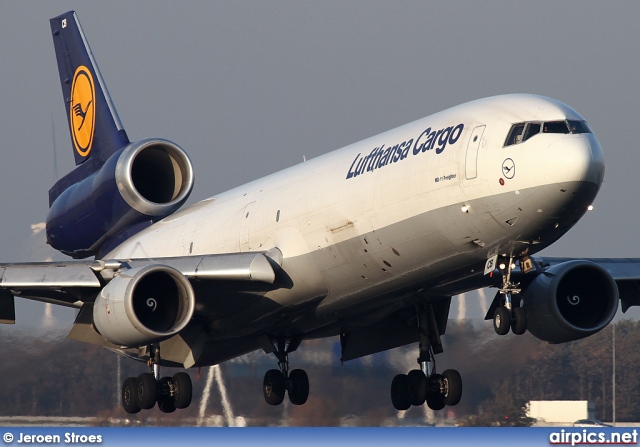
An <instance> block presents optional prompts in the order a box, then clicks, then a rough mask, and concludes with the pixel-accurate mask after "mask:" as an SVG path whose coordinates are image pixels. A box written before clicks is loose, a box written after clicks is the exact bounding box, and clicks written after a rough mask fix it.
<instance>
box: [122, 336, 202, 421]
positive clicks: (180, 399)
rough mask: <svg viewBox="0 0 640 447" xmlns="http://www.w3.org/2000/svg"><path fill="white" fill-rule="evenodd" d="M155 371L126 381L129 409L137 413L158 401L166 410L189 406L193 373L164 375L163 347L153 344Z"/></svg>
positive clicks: (124, 397)
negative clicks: (161, 366) (161, 348)
mask: <svg viewBox="0 0 640 447" xmlns="http://www.w3.org/2000/svg"><path fill="white" fill-rule="evenodd" d="M149 351H150V358H149V363H148V364H149V367H150V368H151V371H152V372H151V373H143V374H140V375H139V376H138V377H129V378H128V379H126V380H125V381H124V384H123V385H122V406H123V407H124V410H125V411H126V412H127V413H130V414H135V413H138V412H139V411H140V410H149V409H151V408H153V407H154V405H155V404H156V402H157V403H158V408H159V409H160V411H162V412H163V413H173V412H174V411H176V408H178V409H182V408H187V407H188V406H189V405H190V404H191V396H192V384H191V377H189V374H187V373H185V372H179V373H176V374H174V375H173V377H162V378H160V347H159V346H157V345H152V346H150V347H149Z"/></svg>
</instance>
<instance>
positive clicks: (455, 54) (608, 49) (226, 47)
mask: <svg viewBox="0 0 640 447" xmlns="http://www.w3.org/2000/svg"><path fill="white" fill-rule="evenodd" d="M0 5H1V7H2V12H3V14H2V15H3V19H2V25H1V26H0V105H1V107H0V136H1V138H0V144H1V145H2V147H1V148H0V153H1V154H2V163H1V164H0V191H1V192H2V196H1V209H2V212H1V213H0V228H1V229H2V231H0V247H1V251H0V261H35V260H43V259H45V258H46V257H48V256H51V255H52V254H53V253H54V252H53V251H52V250H48V249H47V248H46V247H43V243H44V237H43V234H42V233H39V234H38V235H36V236H32V230H31V225H33V224H36V223H39V222H42V221H43V220H44V217H45V215H46V212H47V209H48V196H47V191H48V189H49V187H50V186H51V185H52V183H53V181H54V161H53V160H54V156H53V154H54V152H53V151H54V150H53V146H54V144H53V141H54V135H55V146H56V148H57V166H58V168H57V169H58V172H59V176H62V175H63V174H64V173H66V172H67V171H69V170H70V169H72V167H73V157H72V152H71V143H70V139H69V135H68V131H67V124H66V114H65V111H64V107H63V101H62V95H61V89H60V85H59V81H58V73H57V68H56V61H55V55H54V50H53V44H52V40H51V35H50V29H49V18H50V17H53V16H55V15H58V14H60V13H62V12H65V11H67V10H69V9H75V10H76V11H77V12H78V15H79V17H80V20H81V23H82V26H83V28H84V31H85V33H86V35H87V37H88V40H89V42H90V44H91V47H92V49H93V52H94V54H95V56H96V58H97V61H98V64H99V66H100V69H101V72H102V74H103V76H104V79H105V81H106V83H107V85H108V87H109V91H110V93H111V95H112V97H113V100H114V102H115V104H116V107H117V109H118V112H119V114H120V118H121V119H122V122H123V123H124V126H125V128H126V129H127V132H128V134H129V137H130V138H131V139H132V140H133V139H138V138H145V137H163V138H167V139H170V140H172V141H175V142H176V143H178V144H179V145H181V146H182V147H183V148H185V149H186V150H187V152H188V153H189V155H190V156H191V158H192V160H193V163H194V166H195V176H196V186H195V188H194V191H193V193H192V196H191V199H190V202H191V203H192V202H194V201H196V200H201V199H204V198H206V197H209V196H211V195H213V194H215V193H217V192H221V191H224V190H226V189H229V188H231V187H233V186H236V185H239V184H241V183H244V182H246V181H249V180H251V179H254V178H256V177H260V176H262V175H266V174H269V173H271V172H273V171H276V170H279V169H282V168H285V167H287V166H291V165H293V164H296V163H299V162H301V161H302V159H303V156H306V157H307V158H310V157H315V156H317V155H320V154H323V153H326V152H328V151H330V150H333V149H336V148H339V147H342V146H345V145H347V144H350V143H353V142H355V141H358V140H360V139H363V138H366V137H369V136H371V135H374V134H376V133H379V132H383V131H386V130H389V129H391V128H394V127H396V126H399V125H401V124H404V123H406V122H409V121H412V120H415V119H418V118H421V117H424V116H427V115H429V114H431V113H434V112H437V111H439V110H441V109H444V108H447V107H449V106H453V105H456V104H459V103H462V102H466V101H470V100H473V99H477V98H481V97H486V96H491V95H496V94H502V93H515V92H525V93H536V94H542V95H546V96H550V97H553V98H555V99H558V100H560V101H562V102H565V103H567V104H569V105H570V106H572V107H574V108H575V109H576V110H578V112H580V113H581V114H582V115H583V116H584V117H585V118H586V119H587V120H588V122H589V124H590V126H591V128H592V129H593V131H594V133H595V134H596V136H597V137H598V139H599V140H600V143H601V144H602V147H603V149H604V151H605V158H606V165H607V168H606V169H607V170H606V176H605V183H604V185H603V188H602V190H601V192H600V195H599V196H598V198H597V200H596V202H595V203H594V206H595V210H594V211H593V212H591V213H588V214H587V216H585V218H584V219H583V220H582V221H581V222H579V223H578V225H577V226H576V227H575V228H574V229H573V230H572V231H570V232H569V234H567V235H566V236H565V237H564V238H563V239H562V240H561V241H559V242H557V243H556V244H555V245H554V246H552V247H551V248H549V249H547V250H546V252H545V253H544V254H547V255H553V256H574V257H599V256H609V257H614V256H624V257H640V236H638V233H639V231H638V225H639V223H638V222H640V212H639V211H638V210H637V209H636V205H638V204H639V203H640V198H638V195H637V191H640V175H638V167H639V166H640V151H639V150H638V149H639V148H638V146H639V145H638V143H637V141H636V138H635V136H634V135H635V132H637V131H638V129H639V127H640V126H639V125H638V123H637V117H638V111H639V108H640V86H639V85H640V84H639V79H640V57H639V55H640V54H639V52H638V42H639V41H640V31H639V28H638V26H637V21H638V18H640V2H638V1H637V0H631V1H618V2H613V1H612V2H602V1H584V0H580V1H564V2H558V1H556V0H554V1H533V2H531V1H527V2H518V1H486V2H478V1H428V2H427V1H397V0H394V1H347V2H345V1H317V2H311V1H263V0H261V1H226V2H217V1H198V2H195V1H185V2H168V1H157V0H154V1H135V2H130V1H109V2H102V1H100V2H99V1H95V2H87V1H85V2H72V1H57V2H51V1H29V2H18V1H11V2H9V1H6V0H0ZM59 258H60V259H62V258H63V257H62V256H59Z"/></svg>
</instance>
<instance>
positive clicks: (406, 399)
mask: <svg viewBox="0 0 640 447" xmlns="http://www.w3.org/2000/svg"><path fill="white" fill-rule="evenodd" d="M409 387H410V384H409V376H407V375H406V374H398V375H397V376H395V377H394V378H393V381H392V382H391V403H392V404H393V407H394V408H395V409H396V410H408V409H409V407H411V394H410V390H409Z"/></svg>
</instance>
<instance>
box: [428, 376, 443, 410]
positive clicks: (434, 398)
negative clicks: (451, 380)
mask: <svg viewBox="0 0 640 447" xmlns="http://www.w3.org/2000/svg"><path fill="white" fill-rule="evenodd" d="M443 388H444V379H443V378H442V376H441V375H440V374H431V375H430V376H429V377H427V397H426V399H425V400H426V401H427V406H428V407H429V408H431V409H432V410H434V411H438V410H442V409H443V408H444V407H445V403H444V395H443V394H442V390H443Z"/></svg>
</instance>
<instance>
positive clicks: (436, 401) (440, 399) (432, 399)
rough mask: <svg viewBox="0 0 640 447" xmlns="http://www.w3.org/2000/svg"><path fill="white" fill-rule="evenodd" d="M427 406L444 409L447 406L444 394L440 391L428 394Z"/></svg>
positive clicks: (436, 409)
mask: <svg viewBox="0 0 640 447" xmlns="http://www.w3.org/2000/svg"><path fill="white" fill-rule="evenodd" d="M426 400H427V406H428V407H429V408H431V409H432V410H433V411H438V410H442V409H443V408H444V407H445V403H444V396H443V395H442V394H440V393H429V394H427V399H426Z"/></svg>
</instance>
